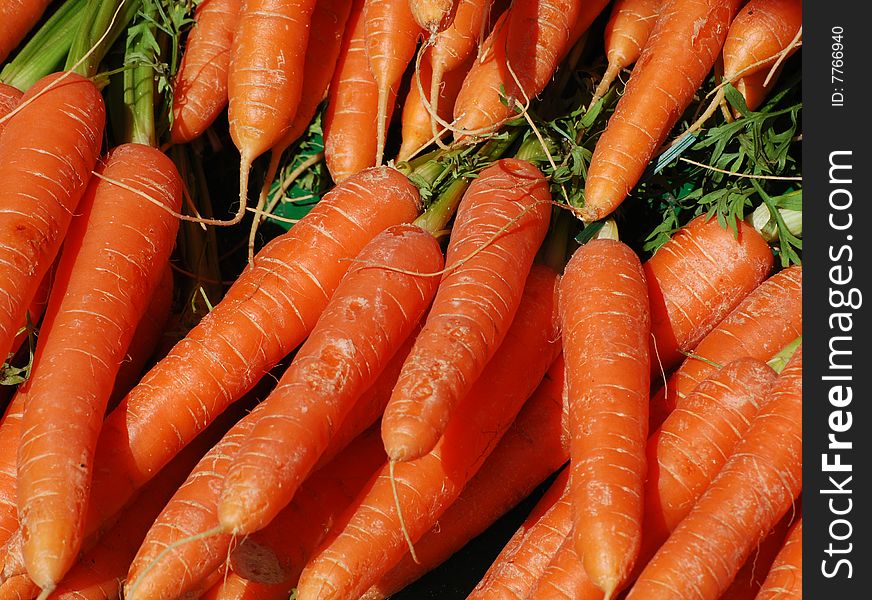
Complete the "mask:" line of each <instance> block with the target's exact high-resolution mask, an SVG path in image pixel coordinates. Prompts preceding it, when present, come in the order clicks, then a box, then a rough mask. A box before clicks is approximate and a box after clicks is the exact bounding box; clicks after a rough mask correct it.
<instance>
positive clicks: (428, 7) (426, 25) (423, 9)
mask: <svg viewBox="0 0 872 600" xmlns="http://www.w3.org/2000/svg"><path fill="white" fill-rule="evenodd" d="M408 3H409V9H410V10H411V12H412V17H414V19H415V22H416V23H417V24H418V26H419V27H420V28H421V29H423V30H424V31H425V32H427V33H429V34H430V35H431V36H432V35H434V34H436V33H439V32H440V31H445V29H446V28H447V27H448V26H449V25H451V23H452V22H453V21H454V13H455V11H456V10H457V4H458V0H408Z"/></svg>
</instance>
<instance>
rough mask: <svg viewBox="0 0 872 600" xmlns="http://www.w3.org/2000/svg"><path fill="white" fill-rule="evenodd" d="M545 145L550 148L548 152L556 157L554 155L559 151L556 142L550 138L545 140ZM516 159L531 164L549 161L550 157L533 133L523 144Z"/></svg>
mask: <svg viewBox="0 0 872 600" xmlns="http://www.w3.org/2000/svg"><path fill="white" fill-rule="evenodd" d="M545 145H546V146H547V147H548V152H550V153H551V155H552V156H554V153H555V152H556V151H557V146H556V145H555V144H554V142H553V141H552V140H551V139H550V138H545ZM515 158H518V159H521V160H526V161H528V162H531V163H539V162H545V161H546V160H548V155H547V154H546V153H545V148H543V147H542V142H540V141H539V138H537V137H536V135H535V134H533V133H532V132H531V133H530V135H529V136H528V137H527V139H525V140H524V141H523V142H522V143H521V147H520V148H518V152H517V153H516V154H515Z"/></svg>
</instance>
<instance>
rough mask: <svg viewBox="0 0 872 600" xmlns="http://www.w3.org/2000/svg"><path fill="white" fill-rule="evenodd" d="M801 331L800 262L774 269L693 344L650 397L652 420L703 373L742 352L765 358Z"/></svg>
mask: <svg viewBox="0 0 872 600" xmlns="http://www.w3.org/2000/svg"><path fill="white" fill-rule="evenodd" d="M800 335H802V267H801V266H798V265H797V266H792V267H789V268H787V269H784V270H783V271H779V272H778V273H776V274H775V275H773V276H772V277H770V278H769V279H767V280H766V281H764V282H763V283H761V284H760V285H759V286H758V287H757V288H755V289H754V291H752V292H751V293H750V294H748V295H747V296H746V297H745V298H744V299H743V300H742V301H741V302H740V303H739V305H738V306H736V308H734V309H733V310H732V312H730V314H729V315H727V316H726V318H724V320H723V321H721V322H720V323H718V325H717V326H716V327H715V328H714V329H712V330H711V332H709V334H708V335H706V336H705V337H704V338H703V339H702V341H700V342H699V344H698V345H697V346H696V347H695V348H693V356H688V357H687V358H686V359H685V360H684V362H683V363H682V364H681V367H679V368H678V370H676V371H675V372H674V373H673V374H672V375H671V376H670V377H669V380H668V381H667V382H666V385H665V386H663V387H662V388H661V389H660V390H658V392H657V393H656V394H654V396H653V397H652V398H651V426H652V427H655V428H656V427H659V426H660V424H661V423H662V422H663V420H664V419H666V417H667V416H668V415H669V413H670V412H672V410H673V409H674V408H675V407H676V406H679V405H681V404H682V402H683V400H684V398H685V397H687V395H688V394H690V392H691V391H692V390H693V389H694V388H695V387H696V386H697V385H698V384H699V383H700V382H701V381H702V380H703V379H705V378H706V377H708V376H709V375H710V374H711V373H713V372H714V371H715V370H716V367H715V366H714V365H725V364H727V363H728V362H730V361H732V360H735V359H737V358H741V357H745V356H747V357H751V358H756V359H757V360H769V359H770V358H772V356H774V355H775V354H776V353H777V352H778V351H779V350H781V349H782V348H783V347H784V346H786V345H787V344H789V343H790V342H792V341H793V340H795V339H796V338H797V337H799V336H800Z"/></svg>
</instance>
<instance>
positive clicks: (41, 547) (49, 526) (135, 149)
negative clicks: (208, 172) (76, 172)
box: [18, 144, 182, 591]
mask: <svg viewBox="0 0 872 600" xmlns="http://www.w3.org/2000/svg"><path fill="white" fill-rule="evenodd" d="M98 172H99V173H100V175H101V176H102V177H106V178H109V179H111V180H113V181H115V182H118V183H110V182H108V181H105V180H103V179H102V178H94V179H92V181H91V185H90V186H89V187H88V190H87V192H86V193H85V197H84V198H83V199H82V201H81V203H80V205H79V208H78V213H79V214H78V215H77V217H76V218H75V219H74V220H73V223H72V225H71V226H70V228H69V231H68V233H67V236H66V239H65V244H64V251H63V252H62V254H61V258H60V262H59V264H58V267H57V270H56V272H55V284H54V286H53V293H52V296H51V298H50V300H49V306H48V309H47V311H46V317H45V323H44V325H43V327H42V332H41V335H40V343H39V344H38V346H37V350H36V355H35V357H34V361H33V368H32V371H31V377H30V379H29V380H28V382H27V385H26V390H27V398H28V402H27V406H26V408H25V411H24V418H23V421H22V424H21V427H22V439H21V446H20V447H19V450H18V510H19V519H20V520H21V527H22V528H23V529H24V538H25V545H24V558H25V563H26V565H27V571H28V574H29V575H30V578H31V579H32V580H33V581H34V582H35V583H36V584H37V585H39V586H40V587H41V588H43V589H47V590H49V591H51V590H52V589H53V588H54V586H55V584H56V583H57V582H58V581H59V580H60V579H61V577H63V575H64V573H65V572H66V571H67V570H68V569H69V567H70V566H71V565H72V563H73V561H74V560H75V556H76V553H77V552H78V549H79V547H80V545H81V542H82V534H83V531H82V527H83V525H84V515H85V510H86V504H87V498H88V488H89V486H90V480H91V467H92V458H93V452H94V447H95V446H96V443H97V437H98V435H99V432H100V426H101V424H102V422H103V415H104V414H105V412H106V404H107V402H108V400H109V395H110V394H111V393H112V385H113V383H114V381H115V375H116V373H117V372H118V368H119V366H120V364H121V362H122V360H123V359H124V356H125V352H126V351H127V346H128V345H129V344H130V340H131V339H132V337H133V333H134V331H135V329H136V325H137V323H138V322H139V320H140V319H141V317H142V314H143V313H144V312H145V309H146V306H147V301H148V299H149V298H150V296H151V294H152V291H153V290H154V289H155V287H156V286H157V283H158V281H159V279H160V276H161V273H162V272H163V269H164V267H165V265H166V263H167V261H168V260H169V255H170V251H171V250H172V247H173V244H174V242H175V236H176V231H177V229H178V221H177V220H176V219H175V218H173V217H172V215H171V214H170V213H169V212H167V209H169V210H172V211H178V209H179V208H180V207H181V198H182V182H181V178H180V177H179V175H178V172H177V171H176V168H175V165H173V163H172V161H171V160H170V159H169V158H168V157H167V156H166V155H165V154H163V153H162V152H160V151H158V150H156V149H154V148H150V147H148V146H143V145H139V144H126V145H124V146H119V147H118V148H115V149H114V150H113V151H112V152H110V153H109V154H108V155H107V157H106V159H105V160H104V161H103V162H102V164H101V165H100V167H99V168H98ZM121 185H124V186H128V187H129V189H126V188H122V187H120V186H121ZM140 194H145V195H148V196H150V197H151V198H152V199H153V200H154V201H155V202H156V203H157V204H158V205H156V204H152V203H151V202H149V201H147V200H145V199H144V198H143V197H142V196H141V195H140ZM107 331H110V332H112V333H111V335H107ZM82 373H88V377H86V378H83V377H82Z"/></svg>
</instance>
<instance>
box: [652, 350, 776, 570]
mask: <svg viewBox="0 0 872 600" xmlns="http://www.w3.org/2000/svg"><path fill="white" fill-rule="evenodd" d="M774 381H775V373H774V371H773V370H772V369H770V368H769V367H768V366H767V365H766V364H765V363H762V362H760V361H758V360H756V359H753V358H740V359H737V360H735V361H733V362H731V363H729V364H728V365H726V366H725V367H723V368H722V369H720V370H718V371H716V372H714V373H713V374H712V375H711V376H710V377H709V378H708V379H705V380H704V381H702V382H701V383H700V384H699V385H698V386H697V387H696V388H695V389H694V390H693V392H691V393H690V394H689V395H688V396H687V398H686V399H685V402H684V404H683V405H682V406H681V408H679V409H676V410H675V411H673V412H672V414H670V415H669V418H668V419H666V422H665V423H663V427H662V428H660V429H659V430H657V431H656V432H654V434H653V435H652V436H651V438H650V439H649V441H648V465H649V474H648V481H647V486H646V488H645V536H644V537H645V540H644V542H645V543H644V545H645V546H646V549H647V552H646V554H648V556H645V557H643V558H648V557H649V556H650V555H651V554H653V552H654V550H656V549H657V548H658V547H659V546H660V545H661V544H662V543H663V542H664V541H665V540H666V538H667V537H669V533H670V532H671V531H672V530H673V529H675V527H676V526H677V525H678V524H679V523H680V522H681V520H682V519H683V518H684V517H685V516H686V515H687V513H688V512H690V509H691V508H693V505H694V504H695V503H696V501H697V500H698V499H699V497H700V496H701V495H702V494H703V492H704V491H705V490H706V488H708V486H709V484H710V483H711V481H712V479H714V477H715V476H716V475H717V473H718V472H719V471H720V469H721V467H722V466H723V465H724V463H725V462H726V460H727V458H728V457H729V456H730V454H732V451H733V449H734V448H735V447H736V444H737V443H738V442H739V441H740V440H741V438H742V436H743V435H744V433H745V431H747V430H748V427H749V426H750V424H751V421H752V420H753V418H754V416H755V415H756V414H757V412H758V411H759V410H760V408H761V406H763V405H764V403H765V399H766V394H767V393H768V392H769V389H770V388H771V387H772V384H773V383H774Z"/></svg>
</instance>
